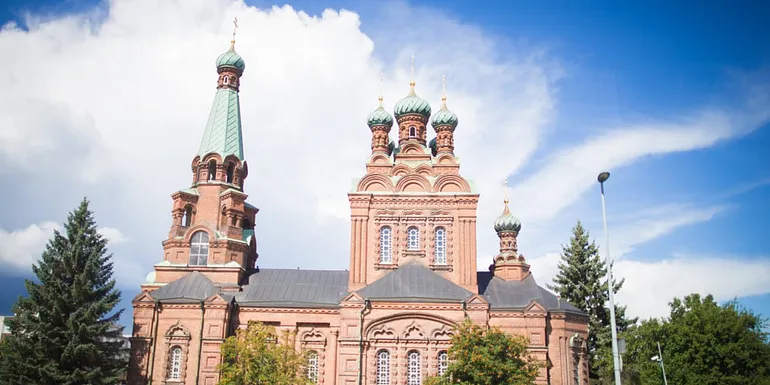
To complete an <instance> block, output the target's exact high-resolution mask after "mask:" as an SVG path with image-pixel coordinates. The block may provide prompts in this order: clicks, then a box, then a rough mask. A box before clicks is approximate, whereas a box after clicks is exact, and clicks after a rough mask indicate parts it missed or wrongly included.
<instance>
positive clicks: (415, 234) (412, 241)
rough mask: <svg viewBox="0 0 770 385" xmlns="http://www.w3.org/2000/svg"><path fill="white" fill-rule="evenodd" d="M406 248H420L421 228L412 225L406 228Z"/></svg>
mask: <svg viewBox="0 0 770 385" xmlns="http://www.w3.org/2000/svg"><path fill="white" fill-rule="evenodd" d="M406 249H407V250H420V230H418V229H417V228H416V227H410V228H408V229H407V230H406Z"/></svg>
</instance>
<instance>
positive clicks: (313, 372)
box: [307, 350, 318, 384]
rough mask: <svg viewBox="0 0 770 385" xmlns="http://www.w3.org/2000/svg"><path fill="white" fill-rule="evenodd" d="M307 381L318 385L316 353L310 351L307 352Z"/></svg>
mask: <svg viewBox="0 0 770 385" xmlns="http://www.w3.org/2000/svg"><path fill="white" fill-rule="evenodd" d="M307 379H308V380H310V381H312V382H313V383H314V384H316V383H318V353H316V352H315V351H312V350H311V351H309V352H307Z"/></svg>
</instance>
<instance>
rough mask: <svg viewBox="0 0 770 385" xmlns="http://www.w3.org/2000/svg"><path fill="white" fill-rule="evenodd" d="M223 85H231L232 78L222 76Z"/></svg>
mask: <svg viewBox="0 0 770 385" xmlns="http://www.w3.org/2000/svg"><path fill="white" fill-rule="evenodd" d="M222 84H224V85H228V84H230V77H229V76H227V75H225V76H222Z"/></svg>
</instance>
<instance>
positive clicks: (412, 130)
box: [409, 126, 417, 138]
mask: <svg viewBox="0 0 770 385" xmlns="http://www.w3.org/2000/svg"><path fill="white" fill-rule="evenodd" d="M409 137H410V138H416V137H417V129H416V128H414V126H409Z"/></svg>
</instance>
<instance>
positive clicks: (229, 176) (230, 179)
mask: <svg viewBox="0 0 770 385" xmlns="http://www.w3.org/2000/svg"><path fill="white" fill-rule="evenodd" d="M234 173H235V165H234V164H233V162H230V163H228V164H227V183H233V174H234Z"/></svg>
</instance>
